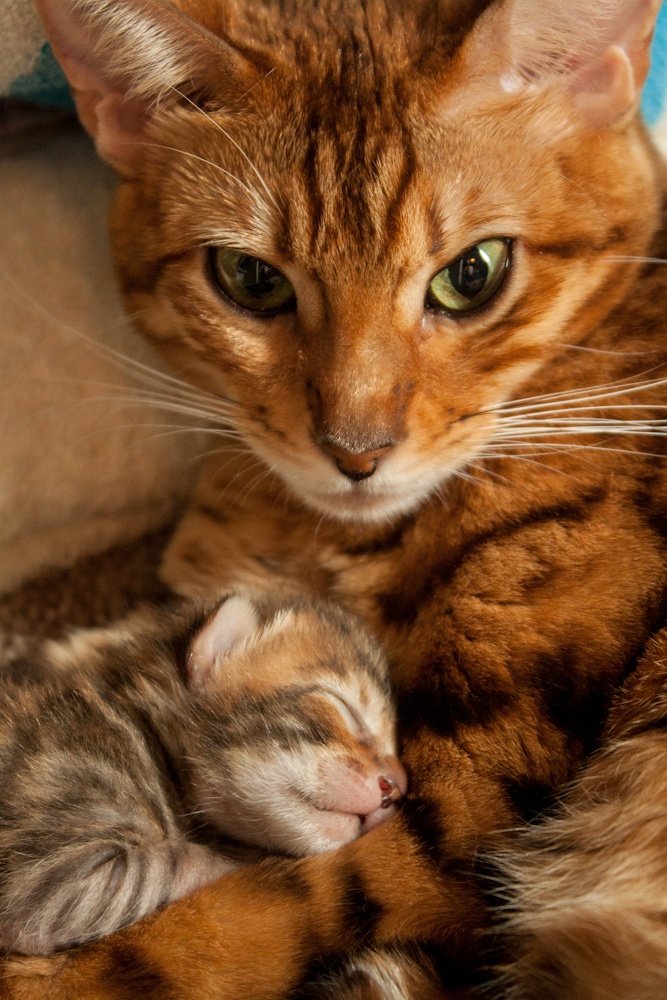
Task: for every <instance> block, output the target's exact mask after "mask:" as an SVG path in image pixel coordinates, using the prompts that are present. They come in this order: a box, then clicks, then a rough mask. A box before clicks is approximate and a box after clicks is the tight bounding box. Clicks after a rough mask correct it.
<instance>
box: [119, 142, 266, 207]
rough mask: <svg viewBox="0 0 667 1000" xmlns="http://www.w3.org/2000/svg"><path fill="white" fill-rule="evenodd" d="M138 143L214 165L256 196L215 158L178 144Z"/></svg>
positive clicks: (248, 192)
mask: <svg viewBox="0 0 667 1000" xmlns="http://www.w3.org/2000/svg"><path fill="white" fill-rule="evenodd" d="M137 145H140V146H146V147H148V148H149V149H164V150H165V151H166V152H168V153H179V154H180V155H181V156H187V157H188V158H189V159H191V160H198V161H199V163H204V164H205V165H206V166H207V167H213V169H214V170H217V171H218V172H219V173H221V174H224V176H225V177H228V178H229V179H230V180H232V181H234V182H235V183H236V184H239V185H240V186H241V187H242V188H243V189H244V191H245V192H246V194H248V195H250V197H251V198H252V197H254V194H255V192H254V191H253V189H252V188H251V187H250V186H249V185H248V184H246V182H245V181H244V180H241V178H240V177H237V176H236V174H233V173H231V171H229V170H225V168H224V167H221V166H220V164H219V163H214V162H213V160H207V159H206V157H204V156H198V155H197V153H193V152H191V151H190V150H189V149H180V148H179V147H178V146H167V145H165V143H163V142H146V141H145V140H142V142H140V143H137Z"/></svg>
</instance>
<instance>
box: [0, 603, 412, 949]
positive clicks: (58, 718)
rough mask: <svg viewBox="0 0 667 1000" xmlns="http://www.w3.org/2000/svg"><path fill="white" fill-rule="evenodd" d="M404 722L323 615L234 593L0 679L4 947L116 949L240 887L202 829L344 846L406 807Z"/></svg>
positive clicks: (88, 639)
mask: <svg viewBox="0 0 667 1000" xmlns="http://www.w3.org/2000/svg"><path fill="white" fill-rule="evenodd" d="M193 636H194V637H193ZM393 722H394V717H393V709H392V707H391V699H390V693H389V688H388V684H387V679H386V668H385V664H384V661H383V659H382V656H381V654H380V653H379V650H378V648H377V646H376V645H375V644H374V643H372V642H371V641H370V640H369V639H368V638H367V637H366V635H365V634H364V632H363V630H361V629H360V628H359V627H358V625H357V624H356V623H355V622H354V621H353V620H350V619H348V618H347V616H345V615H343V614H342V613H341V612H339V611H337V610H335V609H334V608H333V607H330V606H326V605H306V604H302V605H300V606H298V605H297V606H295V607H290V608H283V609H282V610H279V611H277V612H274V613H272V614H264V615H262V614H261V613H260V611H259V609H258V608H257V607H256V606H255V605H254V604H253V603H252V602H251V601H250V600H248V599H247V598H245V597H239V596H234V597H230V598H229V599H227V600H225V601H224V602H223V604H222V605H221V606H220V607H219V608H218V610H217V611H216V612H215V613H214V614H212V615H209V616H208V620H207V616H206V615H204V614H203V612H202V610H201V607H200V606H197V607H196V608H194V609H193V608H192V607H190V608H186V609H183V610H175V611H172V612H171V613H166V612H165V613H164V614H160V613H155V614H152V615H150V616H149V615H146V614H145V615H137V616H136V618H135V620H133V621H129V622H127V623H123V624H121V625H119V626H118V627H116V628H115V629H108V630H97V631H91V632H79V633H74V635H73V637H72V638H71V640H70V641H69V643H65V642H63V643H54V642H45V643H43V644H42V645H41V647H37V648H36V649H34V650H32V651H31V653H30V656H29V658H28V659H27V660H23V662H21V661H18V662H16V661H15V662H14V663H13V664H7V663H5V664H3V670H2V672H0V948H2V949H3V950H4V951H11V950H15V951H20V952H24V953H30V954H47V953H49V952H51V951H54V950H57V949H61V948H66V947H69V946H71V945H73V944H78V943H80V942H82V941H86V940H89V939H91V938H95V937H99V936H101V935H104V934H110V933H111V932H112V931H114V930H117V929H118V928H119V927H122V926H124V925H125V924H128V923H131V922H132V921H134V920H138V919H140V918H141V917H143V916H145V915H146V914H147V913H151V912H153V910H155V909H156V908H157V907H160V906H164V905H165V904H167V903H169V902H170V901H171V900H174V899H178V898H180V897H181V896H184V895H186V894H188V893H191V892H193V891H194V890H195V889H197V888H199V887H200V886H202V885H206V884H208V883H210V882H213V881H215V880H216V879H217V878H219V877H220V875H222V874H225V873H228V872H230V871H233V870H234V869H235V868H237V867H238V862H237V861H234V860H231V859H230V857H229V845H228V850H227V856H226V857H225V856H223V854H221V853H220V851H221V849H222V845H218V848H217V850H216V848H215V846H211V843H210V839H209V840H208V841H207V839H206V832H207V830H208V833H209V838H210V831H211V830H212V831H214V832H217V833H218V834H223V835H225V836H226V837H231V838H234V839H236V840H240V841H243V842H245V843H247V844H253V845H257V846H259V847H262V848H266V849H267V850H271V851H279V852H287V853H290V854H296V855H305V854H312V853H316V852H320V851H326V850H330V849H331V848H334V847H338V846H340V845H341V844H346V843H349V842H350V841H351V840H354V839H355V838H356V837H357V836H359V835H360V834H361V833H365V832H367V831H368V830H370V829H373V828H374V827H375V826H378V825H379V824H380V823H381V822H384V820H385V819H388V818H389V817H390V815H391V814H392V813H393V812H394V811H395V802H396V801H398V799H399V798H400V797H401V795H402V793H403V792H404V791H405V775H404V772H403V770H402V768H401V766H400V764H399V763H398V761H397V760H396V758H395V756H394V736H393V731H394V725H393Z"/></svg>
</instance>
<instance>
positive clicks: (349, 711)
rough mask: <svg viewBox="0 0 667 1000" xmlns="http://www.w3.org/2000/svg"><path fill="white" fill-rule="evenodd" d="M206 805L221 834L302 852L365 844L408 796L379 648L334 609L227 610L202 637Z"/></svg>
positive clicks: (198, 689)
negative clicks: (362, 841)
mask: <svg viewBox="0 0 667 1000" xmlns="http://www.w3.org/2000/svg"><path fill="white" fill-rule="evenodd" d="M188 675H189V682H190V687H191V690H192V692H193V704H192V707H193V709H194V712H193V717H194V722H193V734H194V744H195V749H194V751H193V757H192V775H193V779H192V780H193V786H194V796H195V799H196V801H197V805H198V807H199V808H200V809H202V810H203V811H204V813H205V815H206V816H207V817H208V819H209V820H210V821H211V822H212V823H213V824H214V825H215V826H216V827H217V828H218V829H219V830H220V831H221V832H223V833H225V834H226V835H228V836H230V837H234V838H235V839H237V840H243V841H246V842H248V843H252V844H258V845H260V846H262V847H265V848H268V849H271V850H279V851H286V852H288V853H292V854H312V853H316V852H318V851H323V850H327V849H330V848H333V847H337V846H340V845H341V844H344V843H347V842H348V841H350V840H353V839H355V838H356V837H357V836H359V834H361V833H365V832H366V831H367V830H370V829H372V828H373V827H374V826H377V825H378V824H379V823H382V822H384V821H385V820H386V819H389V817H390V816H391V815H393V813H394V811H395V808H396V803H397V802H398V800H399V799H400V798H401V796H402V795H403V794H404V792H405V790H406V777H405V772H404V771H403V768H402V767H401V765H400V763H399V762H398V760H397V759H396V756H395V754H396V748H395V735H394V729H395V720H394V712H393V706H392V702H391V695H390V691H389V686H388V683H387V677H386V666H385V663H384V660H383V658H382V656H381V654H380V651H379V649H378V647H377V646H376V645H375V644H374V643H373V642H372V641H371V640H370V639H369V637H368V636H367V635H366V634H365V632H364V631H363V629H362V627H361V625H360V624H359V623H358V622H356V621H355V620H353V619H350V618H349V617H348V616H347V615H344V614H343V613H342V612H340V611H338V610H337V609H335V608H333V607H331V606H328V605H303V606H297V607H291V608H288V609H283V610H280V611H278V612H276V613H271V614H269V615H268V616H266V615H263V614H262V613H261V612H260V611H259V610H258V608H257V607H256V606H255V605H254V604H253V603H252V602H250V601H249V600H248V599H247V598H244V597H239V596H235V597H231V598H229V599H228V600H227V601H225V602H224V603H223V605H222V606H221V607H220V608H219V610H218V611H217V612H216V613H215V614H214V615H213V617H212V618H211V619H210V621H209V622H208V624H207V625H206V626H205V627H204V628H203V630H202V631H201V632H200V634H199V635H198V636H197V637H196V638H195V640H194V642H193V644H192V647H191V650H190V655H189V659H188Z"/></svg>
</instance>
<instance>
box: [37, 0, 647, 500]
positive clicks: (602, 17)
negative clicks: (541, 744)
mask: <svg viewBox="0 0 667 1000" xmlns="http://www.w3.org/2000/svg"><path fill="white" fill-rule="evenodd" d="M39 7H40V9H41V10H42V12H43V14H44V16H45V20H46V23H47V27H48V28H49V30H50V33H51V37H52V39H53V42H54V45H55V47H56V50H57V52H58V54H59V55H60V57H61V59H62V61H63V65H64V66H65V69H66V70H67V72H68V73H69V75H70V78H71V80H72V82H73V85H74V88H75V91H76V93H77V99H78V102H79V107H80V110H81V115H82V118H83V120H84V122H85V123H86V124H87V126H88V128H89V129H90V131H91V132H92V133H93V135H94V136H95V137H96V141H97V143H98V146H99V148H100V151H101V153H102V154H103V155H104V156H106V157H107V158H108V159H109V160H110V161H111V162H112V163H113V164H114V165H115V166H116V168H117V169H118V170H119V172H120V173H121V174H122V175H123V178H124V182H123V184H122V185H121V188H120V191H119V194H118V198H117V202H116V206H115V212H114V219H113V225H112V230H113V238H114V242H115V253H116V260H117V264H118V270H119V274H120V279H121V283H122V287H123V289H124V292H125V296H126V299H127V303H128V307H129V309H130V311H131V312H132V313H134V314H135V315H136V317H137V323H138V324H139V325H140V326H141V327H142V328H143V329H144V330H145V331H146V332H147V333H148V334H149V335H150V336H152V337H154V338H155V339H156V340H157V341H158V342H159V343H160V344H161V345H162V348H163V349H164V351H165V352H166V353H167V354H168V355H169V356H170V358H171V359H172V361H173V362H174V364H175V365H176V366H177V367H178V368H179V369H180V371H181V373H183V374H185V375H186V376H187V377H188V378H191V379H192V380H194V381H195V382H198V383H199V384H200V385H201V386H202V387H204V388H205V389H207V390H209V391H211V392H213V393H214V394H215V396H216V399H217V402H216V401H211V400H210V399H209V400H208V401H207V404H206V405H207V409H209V412H210V410H212V409H216V408H217V412H218V413H219V415H220V421H221V422H228V423H231V424H232V425H233V426H234V427H235V428H236V430H237V431H238V432H239V433H240V435H241V436H242V438H243V439H244V440H245V442H246V443H247V445H248V447H249V449H250V450H251V451H252V452H254V453H255V454H257V455H259V456H260V457H261V458H262V459H263V460H264V461H265V462H266V463H267V464H268V465H270V466H271V467H272V468H274V469H275V470H276V472H277V473H278V475H279V476H280V477H281V478H282V479H283V480H284V482H285V483H287V484H288V485H289V487H290V488H291V490H292V491H293V492H294V493H295V494H296V495H297V496H298V497H300V498H301V499H302V500H303V501H305V502H306V503H307V504H308V505H310V506H311V507H313V508H316V509H317V510H320V511H323V512H325V513H327V514H330V515H333V516H335V517H338V518H351V519H368V520H372V519H382V518H389V517H394V516H397V515H399V514H402V513H405V512H407V511H410V510H411V509H413V508H415V507H416V506H417V505H419V504H420V503H421V502H423V501H424V500H425V498H427V497H428V496H429V495H431V494H433V493H434V492H435V491H437V490H438V489H439V488H440V487H441V486H442V485H443V484H445V483H447V481H448V480H449V479H450V478H451V477H452V476H454V475H455V474H456V473H457V472H458V471H459V470H462V469H463V468H465V466H466V465H468V464H469V463H471V462H472V461H474V460H475V458H476V457H479V456H482V455H483V454H484V449H485V447H487V446H488V445H489V442H490V441H492V438H493V435H494V431H495V430H496V428H497V426H498V413H497V407H498V405H499V404H501V403H502V402H503V401H506V400H507V399H508V398H515V397H516V396H518V395H529V394H530V392H531V391H536V390H535V389H534V388H533V389H531V381H532V383H533V386H535V385H537V386H538V387H539V385H540V380H542V382H543V383H544V381H546V382H547V384H548V385H549V387H550V388H553V387H554V385H558V379H563V378H565V381H566V384H567V380H568V379H569V382H570V383H571V382H572V379H573V378H575V380H576V364H577V361H576V358H575V352H570V353H569V354H568V350H567V349H568V346H569V345H577V344H580V343H581V342H582V341H583V340H584V339H586V338H589V337H590V335H591V333H592V331H594V330H596V329H597V328H598V327H599V324H600V320H601V319H602V318H603V317H604V316H605V315H606V314H607V313H608V312H609V311H610V310H611V309H612V308H613V306H614V305H615V304H616V303H617V302H618V301H619V300H620V298H621V297H622V295H623V294H624V291H625V290H626V289H627V287H628V284H629V282H630V281H631V279H632V276H633V274H634V268H635V266H634V265H629V264H628V263H627V261H624V260H623V259H622V258H624V257H628V256H630V255H633V254H640V253H642V252H645V248H646V246H647V244H648V241H649V240H650V237H651V234H652V232H653V231H654V230H655V227H656V225H657V218H658V197H657V186H656V183H655V177H654V173H655V166H654V160H653V158H652V155H651V154H650V152H649V151H648V146H647V141H646V139H645V136H644V134H643V131H642V129H641V126H640V125H639V123H638V121H637V115H636V111H637V106H638V94H639V91H640V88H641V84H642V83H643V80H644V78H645V76H646V72H647V66H648V49H649V42H650V38H651V33H652V29H653V24H654V19H655V15H656V13H657V9H658V7H659V3H658V2H657V0H596V2H595V3H591V2H590V0H568V2H567V3H565V4H563V3H562V2H561V0H540V2H539V3H536V2H534V0H504V2H496V3H488V2H486V0H462V2H461V3H457V4H452V3H449V2H445V0H435V2H434V0H415V2H414V3H410V4H406V3H404V2H403V0H388V2H382V3H374V2H370V3H367V4H362V3H360V2H357V0H321V2H318V3H314V2H308V0H307V2H299V3H296V2H294V3H292V4H290V3H288V4H285V3H284V2H278V0H264V2H262V3H259V4H258V3H257V2H256V0H206V2H204V0H177V2H175V3H173V4H163V3H157V2H156V0H141V2H140V0H113V2H111V0H95V2H94V3H93V2H92V0H39Z"/></svg>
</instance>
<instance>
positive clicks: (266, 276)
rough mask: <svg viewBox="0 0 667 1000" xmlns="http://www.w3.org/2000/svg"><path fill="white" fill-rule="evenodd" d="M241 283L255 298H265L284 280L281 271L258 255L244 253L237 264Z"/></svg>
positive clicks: (237, 274) (237, 273) (237, 272)
mask: <svg viewBox="0 0 667 1000" xmlns="http://www.w3.org/2000/svg"><path fill="white" fill-rule="evenodd" d="M236 276H237V278H238V282H239V285H241V286H242V287H243V288H244V289H245V291H246V292H248V293H249V294H250V295H251V296H252V297H253V298H257V299H263V298H265V297H266V296H267V295H270V294H271V293H272V292H274V291H275V290H276V288H277V287H278V286H279V285H280V284H281V282H282V281H283V276H282V274H281V273H280V271H276V269H275V267H271V266H270V265H269V264H265V263H264V261H263V260H259V259H258V258H257V257H249V256H247V255H242V256H240V257H239V259H238V263H237V265H236Z"/></svg>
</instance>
